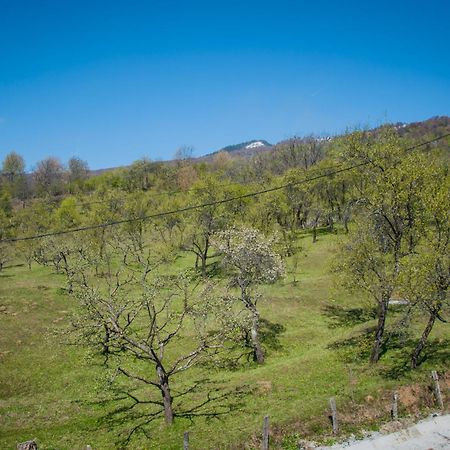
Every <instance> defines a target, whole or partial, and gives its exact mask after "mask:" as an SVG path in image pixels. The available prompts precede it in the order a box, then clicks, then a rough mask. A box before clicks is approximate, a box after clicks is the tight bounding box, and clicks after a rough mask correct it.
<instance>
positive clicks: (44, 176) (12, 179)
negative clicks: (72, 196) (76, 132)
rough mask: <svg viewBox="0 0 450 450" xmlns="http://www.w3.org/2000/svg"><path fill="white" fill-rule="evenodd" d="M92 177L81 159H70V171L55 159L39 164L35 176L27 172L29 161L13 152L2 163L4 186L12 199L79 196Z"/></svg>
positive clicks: (68, 167) (3, 190) (2, 182)
mask: <svg viewBox="0 0 450 450" xmlns="http://www.w3.org/2000/svg"><path fill="white" fill-rule="evenodd" d="M88 173H89V168H88V165H87V163H86V162H85V161H82V160H81V159H80V158H77V157H73V158H71V159H69V161H68V163H67V168H66V167H64V165H63V164H62V163H61V162H60V161H59V159H57V158H54V157H49V158H46V159H43V160H42V161H39V162H38V163H37V164H36V167H35V169H34V170H33V172H32V173H31V174H27V173H26V172H25V160H24V159H23V157H22V156H21V155H19V154H18V153H16V152H10V153H8V154H7V155H6V157H5V158H4V160H3V162H2V170H1V178H0V186H1V189H2V192H3V193H8V194H9V195H10V196H11V197H12V198H18V199H20V200H26V199H27V198H30V197H34V196H54V195H61V194H63V193H65V192H76V191H77V190H79V189H80V188H81V186H82V184H83V182H84V181H85V180H86V179H87V177H88Z"/></svg>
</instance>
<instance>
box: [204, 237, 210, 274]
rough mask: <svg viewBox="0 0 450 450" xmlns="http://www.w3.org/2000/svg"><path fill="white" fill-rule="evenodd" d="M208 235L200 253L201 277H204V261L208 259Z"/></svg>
mask: <svg viewBox="0 0 450 450" xmlns="http://www.w3.org/2000/svg"><path fill="white" fill-rule="evenodd" d="M208 250H209V237H206V239H205V250H204V251H203V254H202V277H206V261H207V260H208Z"/></svg>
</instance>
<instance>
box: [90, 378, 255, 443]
mask: <svg viewBox="0 0 450 450" xmlns="http://www.w3.org/2000/svg"><path fill="white" fill-rule="evenodd" d="M251 392H252V389H250V388H249V387H248V386H246V385H243V386H240V387H238V388H235V389H222V388H220V387H219V386H216V385H215V383H213V382H211V381H210V380H205V379H203V380H197V381H196V382H195V383H194V385H193V386H191V387H189V388H186V389H184V390H181V391H178V390H176V389H172V395H173V400H174V402H173V408H174V419H175V421H179V420H187V421H189V422H190V423H193V422H194V421H195V420H196V419H200V418H202V419H204V420H207V421H209V420H214V419H216V420H221V419H222V417H224V416H226V415H228V414H230V413H233V412H234V411H238V410H242V408H243V407H244V405H245V402H244V399H245V397H246V396H247V395H249V394H250V393H251ZM140 397H142V393H140V394H139V391H137V390H136V389H132V388H127V389H114V390H111V394H110V396H109V397H108V398H105V399H102V400H98V401H90V402H86V404H89V405H92V406H97V407H101V408H103V409H105V412H104V413H103V414H102V415H101V416H100V418H99V419H98V420H97V425H98V426H99V427H102V428H104V429H105V430H109V431H113V432H114V433H115V435H116V439H117V440H116V445H117V448H120V449H122V448H129V447H130V446H131V443H132V441H133V440H134V439H135V438H136V437H137V436H138V435H139V434H141V435H144V436H145V438H146V439H149V440H150V439H152V434H153V432H154V431H155V430H158V429H160V426H159V425H155V426H153V425H152V423H153V422H155V421H158V422H162V421H163V420H164V411H163V408H162V402H161V401H160V399H159V398H158V396H157V393H153V395H145V396H144V398H142V399H140ZM152 397H154V398H153V400H152ZM132 448H134V447H132Z"/></svg>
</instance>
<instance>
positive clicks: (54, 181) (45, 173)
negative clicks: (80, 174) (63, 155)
mask: <svg viewBox="0 0 450 450" xmlns="http://www.w3.org/2000/svg"><path fill="white" fill-rule="evenodd" d="M33 177H34V182H35V185H36V190H37V192H38V193H40V194H42V195H57V194H61V193H62V191H63V183H64V167H63V165H62V164H61V162H60V161H59V160H58V159H57V158H54V157H49V158H46V159H43V160H42V161H39V162H38V164H37V166H36V168H35V170H34V172H33Z"/></svg>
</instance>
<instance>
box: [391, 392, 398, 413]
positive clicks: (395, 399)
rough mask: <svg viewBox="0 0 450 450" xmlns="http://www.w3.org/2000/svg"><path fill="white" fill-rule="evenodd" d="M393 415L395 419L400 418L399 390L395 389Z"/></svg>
mask: <svg viewBox="0 0 450 450" xmlns="http://www.w3.org/2000/svg"><path fill="white" fill-rule="evenodd" d="M391 417H392V419H393V420H397V419H398V393H397V391H394V393H393V394H392V409H391Z"/></svg>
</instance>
